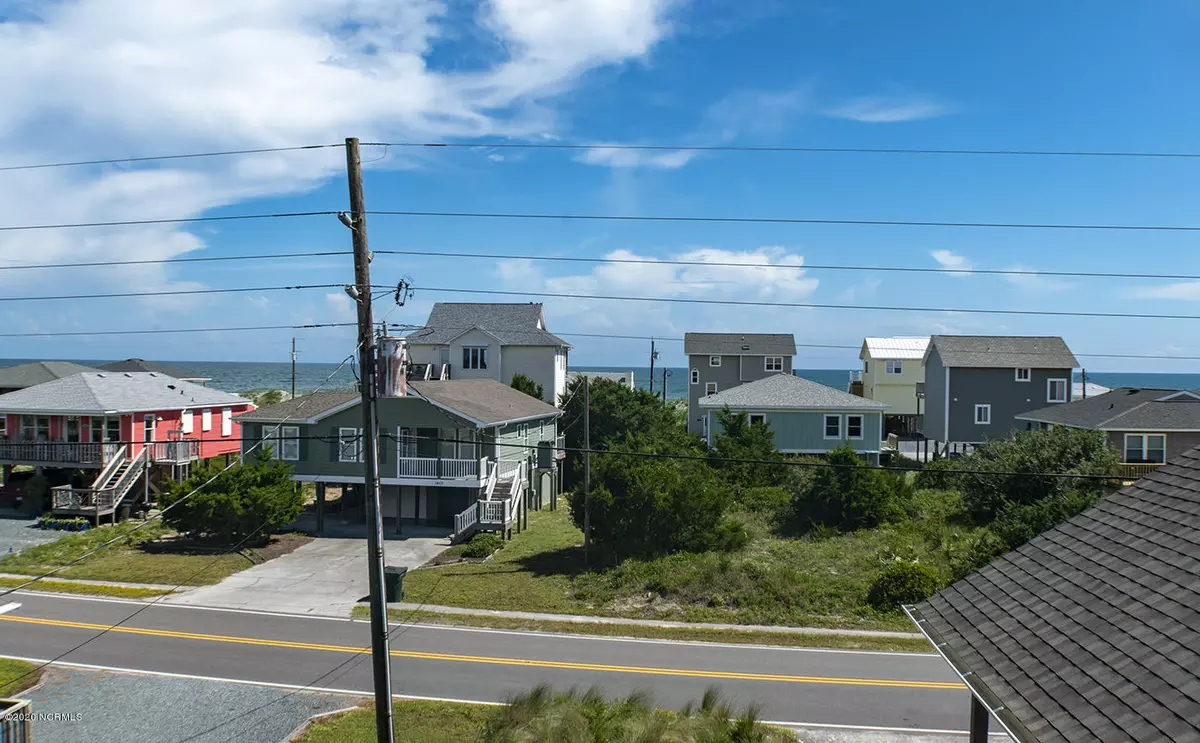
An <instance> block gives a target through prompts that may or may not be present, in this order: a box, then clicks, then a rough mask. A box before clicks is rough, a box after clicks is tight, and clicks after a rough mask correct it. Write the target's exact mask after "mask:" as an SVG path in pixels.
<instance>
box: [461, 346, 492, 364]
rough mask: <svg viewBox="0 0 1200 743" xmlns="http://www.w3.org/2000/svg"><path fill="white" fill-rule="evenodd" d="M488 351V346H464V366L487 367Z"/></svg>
mask: <svg viewBox="0 0 1200 743" xmlns="http://www.w3.org/2000/svg"><path fill="white" fill-rule="evenodd" d="M487 352H488V350H487V347H486V346H463V368H464V369H486V368H487Z"/></svg>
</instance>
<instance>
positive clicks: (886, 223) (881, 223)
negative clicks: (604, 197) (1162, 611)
mask: <svg viewBox="0 0 1200 743" xmlns="http://www.w3.org/2000/svg"><path fill="white" fill-rule="evenodd" d="M367 213H368V214H378V215H380V216H392V217H451V218H457V219H547V220H552V219H557V220H604V221H617V222H700V223H725V224H826V225H862V226H869V227H870V226H873V227H983V228H1001V229H1024V230H1123V231H1139V230H1140V231H1150V232H1200V226H1191V225H1133V224H1048V223H1037V222H933V221H914V220H900V219H802V218H798V217H687V216H669V215H653V216H651V215H637V214H540V213H528V212H526V213H517V212H439V211H399V210H387V211H371V212H367ZM0 229H3V228H0Z"/></svg>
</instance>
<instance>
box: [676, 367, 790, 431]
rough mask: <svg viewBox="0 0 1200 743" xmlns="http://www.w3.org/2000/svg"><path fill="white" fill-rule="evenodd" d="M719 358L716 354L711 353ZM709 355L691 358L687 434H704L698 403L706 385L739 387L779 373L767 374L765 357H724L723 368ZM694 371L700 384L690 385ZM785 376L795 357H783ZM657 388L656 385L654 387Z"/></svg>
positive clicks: (702, 414)
mask: <svg viewBox="0 0 1200 743" xmlns="http://www.w3.org/2000/svg"><path fill="white" fill-rule="evenodd" d="M712 355H714V356H715V355H717V354H712ZM708 357H709V354H692V355H691V356H688V370H687V373H688V431H689V432H690V433H696V434H702V433H703V432H704V412H703V411H701V410H700V408H699V406H698V405H697V404H696V403H697V401H698V400H699V399H700V398H702V397H704V396H705V395H704V389H705V384H706V383H708V382H716V383H717V391H718V392H723V391H725V390H727V389H731V388H733V387H737V386H738V385H739V384H745V383H746V382H753V381H755V380H759V379H762V378H763V377H767V376H770V375H771V374H779V372H768V371H766V369H765V368H764V366H765V363H766V362H765V357H764V356H721V365H720V366H709V364H708ZM692 369H698V370H699V371H700V383H699V384H692V383H691V374H692ZM783 373H784V374H791V373H792V357H791V356H784V357H783ZM655 386H656V387H657V382H656V384H655Z"/></svg>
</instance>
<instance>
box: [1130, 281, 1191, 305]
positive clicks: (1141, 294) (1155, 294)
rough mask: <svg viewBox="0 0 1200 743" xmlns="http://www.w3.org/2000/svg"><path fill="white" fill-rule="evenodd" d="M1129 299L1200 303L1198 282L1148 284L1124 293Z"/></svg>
mask: <svg viewBox="0 0 1200 743" xmlns="http://www.w3.org/2000/svg"><path fill="white" fill-rule="evenodd" d="M1126 296H1127V297H1129V298H1130V299H1175V300H1180V301H1183V302H1196V301H1200V281H1179V282H1175V283H1171V284H1148V285H1145V286H1138V287H1134V288H1132V289H1130V290H1129V291H1128V292H1126Z"/></svg>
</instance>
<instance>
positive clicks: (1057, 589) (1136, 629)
mask: <svg viewBox="0 0 1200 743" xmlns="http://www.w3.org/2000/svg"><path fill="white" fill-rule="evenodd" d="M910 611H911V614H912V616H913V617H914V618H915V619H916V620H917V622H918V626H919V627H920V628H921V629H922V630H923V631H924V632H926V634H927V635H928V636H929V637H930V638H931V639H932V640H933V641H934V642H935V643H943V642H944V643H945V645H944V646H941V647H940V648H939V649H940V650H941V651H942V652H943V654H944V655H945V656H946V658H947V660H949V661H950V663H951V665H953V666H954V667H955V670H957V671H958V672H959V673H963V674H966V673H967V672H969V675H967V676H966V678H967V680H968V683H969V684H970V686H971V687H972V689H973V690H974V691H975V692H976V694H977V695H978V696H979V697H980V698H981V699H983V700H984V701H985V702H986V703H987V704H989V706H991V707H993V709H995V708H996V707H1001V708H1002V709H1000V710H999V712H997V713H996V715H997V718H998V719H999V720H1000V721H1001V722H1002V723H1003V724H1004V725H1005V726H1006V727H1007V728H1008V729H1009V730H1010V731H1011V732H1013V733H1014V735H1016V737H1017V739H1018V741H1021V742H1022V743H1024V742H1025V741H1041V742H1043V743H1045V742H1048V741H1068V742H1070V743H1074V741H1097V740H1100V741H1151V740H1156V741H1157V740H1170V741H1197V740H1200V449H1192V450H1191V451H1188V452H1186V453H1185V454H1184V455H1183V456H1181V457H1179V458H1178V459H1175V460H1173V461H1172V462H1171V463H1170V464H1168V465H1166V466H1163V467H1160V468H1158V469H1157V470H1156V471H1155V472H1153V473H1152V474H1150V475H1148V476H1147V477H1145V478H1143V479H1141V480H1139V481H1138V482H1136V483H1134V484H1133V485H1131V486H1130V487H1127V488H1125V489H1124V490H1122V491H1121V492H1120V493H1117V494H1116V495H1113V496H1110V497H1108V498H1105V499H1103V500H1101V501H1100V503H1099V504H1098V505H1097V506H1096V507H1094V508H1091V509H1089V510H1087V511H1084V512H1083V513H1081V514H1079V515H1078V516H1075V517H1074V518H1072V519H1069V520H1068V521H1066V522H1065V523H1064V524H1062V525H1060V526H1058V527H1056V528H1054V529H1051V530H1050V531H1048V532H1046V533H1045V534H1043V535H1042V536H1040V537H1036V538H1034V539H1033V540H1031V541H1030V542H1028V543H1026V544H1025V545H1024V546H1022V547H1020V548H1018V549H1017V550H1015V551H1014V552H1010V553H1008V554H1007V555H1004V556H1003V557H1001V558H999V559H998V560H996V561H994V562H992V563H991V564H990V565H987V566H986V567H984V568H983V569H981V570H979V571H978V572H976V573H973V574H971V575H969V576H968V577H966V578H964V579H963V580H960V581H958V582H957V583H955V584H953V585H951V586H950V587H949V588H946V589H944V590H942V591H941V592H939V593H937V594H935V595H934V596H933V597H931V598H930V599H929V600H927V601H925V602H923V603H921V604H919V605H917V606H916V607H913V608H911V609H910Z"/></svg>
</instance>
